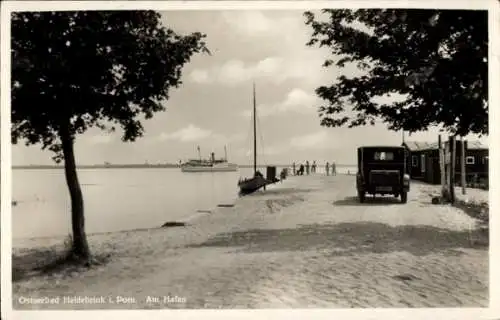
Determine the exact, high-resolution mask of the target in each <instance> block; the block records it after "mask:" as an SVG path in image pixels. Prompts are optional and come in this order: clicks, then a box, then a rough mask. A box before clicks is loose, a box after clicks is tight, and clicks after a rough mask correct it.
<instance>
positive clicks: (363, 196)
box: [358, 190, 365, 203]
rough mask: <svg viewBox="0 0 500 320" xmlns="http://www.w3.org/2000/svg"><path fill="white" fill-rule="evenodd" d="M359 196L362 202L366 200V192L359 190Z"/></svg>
mask: <svg viewBox="0 0 500 320" xmlns="http://www.w3.org/2000/svg"><path fill="white" fill-rule="evenodd" d="M358 198H359V202H361V203H363V202H365V192H364V191H361V190H358Z"/></svg>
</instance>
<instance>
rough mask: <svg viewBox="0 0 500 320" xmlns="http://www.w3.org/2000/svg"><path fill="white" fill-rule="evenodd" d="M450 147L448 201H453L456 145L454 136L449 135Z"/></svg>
mask: <svg viewBox="0 0 500 320" xmlns="http://www.w3.org/2000/svg"><path fill="white" fill-rule="evenodd" d="M450 149H451V161H450V201H451V203H455V174H456V169H455V168H456V165H455V163H456V161H457V160H456V156H457V145H456V143H455V136H450Z"/></svg>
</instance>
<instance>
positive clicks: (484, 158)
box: [483, 156, 490, 164]
mask: <svg viewBox="0 0 500 320" xmlns="http://www.w3.org/2000/svg"><path fill="white" fill-rule="evenodd" d="M489 160H490V159H489V158H488V156H484V157H483V164H487V163H488V161H489Z"/></svg>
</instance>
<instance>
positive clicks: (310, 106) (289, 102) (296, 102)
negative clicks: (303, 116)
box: [242, 88, 319, 117]
mask: <svg viewBox="0 0 500 320" xmlns="http://www.w3.org/2000/svg"><path fill="white" fill-rule="evenodd" d="M318 103H319V98H318V97H317V96H316V95H315V94H314V93H308V92H306V91H304V90H302V89H300V88H295V89H293V90H291V91H290V92H288V94H287V96H286V97H285V99H284V100H283V101H281V102H279V103H277V104H272V105H269V104H260V105H259V106H257V113H258V115H259V117H267V116H272V115H276V114H281V113H286V112H296V113H311V112H315V111H316V107H317V105H318ZM242 115H243V116H244V117H250V116H251V115H252V111H251V110H245V111H243V113H242Z"/></svg>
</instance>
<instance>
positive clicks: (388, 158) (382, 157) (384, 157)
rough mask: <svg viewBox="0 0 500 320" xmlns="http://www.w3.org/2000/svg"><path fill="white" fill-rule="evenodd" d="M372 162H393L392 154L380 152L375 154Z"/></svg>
mask: <svg viewBox="0 0 500 320" xmlns="http://www.w3.org/2000/svg"><path fill="white" fill-rule="evenodd" d="M373 159H374V160H381V161H384V160H385V161H392V160H394V153H393V152H386V151H381V152H375V153H374V155H373Z"/></svg>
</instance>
